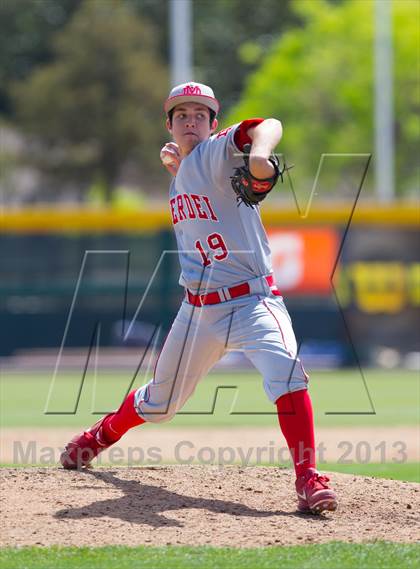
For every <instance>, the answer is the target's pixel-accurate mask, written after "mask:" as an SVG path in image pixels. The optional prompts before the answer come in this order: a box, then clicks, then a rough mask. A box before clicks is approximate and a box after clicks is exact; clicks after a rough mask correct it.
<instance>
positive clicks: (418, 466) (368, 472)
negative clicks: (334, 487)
mask: <svg viewBox="0 0 420 569" xmlns="http://www.w3.org/2000/svg"><path fill="white" fill-rule="evenodd" d="M318 468H319V470H321V471H324V470H325V471H330V472H343V473H345V474H357V475H360V476H374V477H376V478H390V479H392V480H404V481H405V482H419V483H420V463H418V462H406V463H404V464H395V463H392V462H387V463H375V462H373V463H369V464H359V463H353V464H337V463H336V462H335V463H326V464H319V465H318Z"/></svg>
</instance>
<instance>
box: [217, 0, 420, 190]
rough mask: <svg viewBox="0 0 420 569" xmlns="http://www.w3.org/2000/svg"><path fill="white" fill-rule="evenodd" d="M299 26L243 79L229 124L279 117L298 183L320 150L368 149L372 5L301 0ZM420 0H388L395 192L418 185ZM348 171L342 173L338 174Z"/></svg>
mask: <svg viewBox="0 0 420 569" xmlns="http://www.w3.org/2000/svg"><path fill="white" fill-rule="evenodd" d="M293 9H294V10H295V11H296V13H297V14H299V16H300V17H301V18H303V21H304V25H303V27H300V28H293V29H290V30H289V31H288V32H286V33H285V34H284V35H283V36H281V37H280V38H279V40H278V41H277V42H276V43H275V44H274V45H273V48H272V49H271V51H270V53H269V54H267V56H266V57H265V59H264V61H263V63H262V65H261V66H260V68H259V69H258V70H257V71H256V72H255V73H254V74H253V75H252V76H250V77H249V78H248V81H247V84H246V88H245V90H244V94H243V98H242V100H241V102H240V103H239V104H238V105H237V106H236V107H235V108H234V109H233V110H232V112H231V114H230V116H229V118H228V121H227V122H230V123H232V122H237V121H238V120H241V119H243V118H246V117H249V116H275V117H278V118H280V119H281V120H282V122H283V126H284V140H283V142H282V143H281V147H279V151H282V152H284V153H285V154H286V156H287V158H288V161H289V162H292V163H295V164H296V167H295V169H294V170H293V179H294V181H295V182H296V183H297V184H296V185H297V186H298V187H300V188H301V187H302V186H306V187H308V185H309V184H310V183H311V182H312V181H313V178H314V174H315V172H316V168H317V165H318V161H319V158H320V154H321V153H324V152H325V153H347V152H349V153H364V152H366V153H370V152H373V136H374V131H373V127H374V126H373V105H374V98H373V97H374V84H373V81H374V72H373V21H374V17H373V2H372V1H371V0H348V1H347V2H344V3H342V4H335V5H333V4H331V3H330V2H328V1H327V0H318V1H317V2H313V1H312V0H309V1H307V0H299V1H297V2H294V4H293ZM419 17H420V5H419V3H418V2H412V1H411V0H398V2H394V3H393V39H394V48H395V53H394V65H395V67H394V93H395V134H396V144H397V147H396V166H397V191H398V192H399V193H404V192H409V191H413V189H414V190H415V189H416V187H417V185H418V176H419V170H418V162H417V158H416V156H417V152H416V149H418V146H419V142H420V125H419V119H418V111H419V105H420V100H419V93H420V90H419V41H420V38H419V33H420V32H419V30H420V26H419V21H420V20H419ZM347 175H351V170H344V171H343V170H342V171H341V179H344V178H345V177H346V176H347Z"/></svg>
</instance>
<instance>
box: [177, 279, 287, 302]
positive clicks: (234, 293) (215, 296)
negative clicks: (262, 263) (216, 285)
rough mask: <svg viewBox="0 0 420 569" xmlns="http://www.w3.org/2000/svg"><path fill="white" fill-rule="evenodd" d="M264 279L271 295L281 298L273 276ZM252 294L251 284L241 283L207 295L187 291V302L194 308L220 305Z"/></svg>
mask: <svg viewBox="0 0 420 569" xmlns="http://www.w3.org/2000/svg"><path fill="white" fill-rule="evenodd" d="M264 278H265V280H266V281H267V284H268V286H269V287H270V289H271V293H272V294H274V295H275V296H280V291H279V290H278V288H277V286H276V285H275V284H274V278H273V275H268V276H266V277H264ZM250 293H251V287H250V285H249V283H241V284H238V285H235V286H231V287H230V288H220V289H218V290H215V291H213V292H209V293H207V294H194V293H192V292H191V291H190V290H188V289H186V297H187V300H188V302H189V303H190V304H193V305H194V306H204V305H205V304H219V303H220V302H226V301H228V300H232V299H233V298H238V297H239V296H246V295H247V294H250Z"/></svg>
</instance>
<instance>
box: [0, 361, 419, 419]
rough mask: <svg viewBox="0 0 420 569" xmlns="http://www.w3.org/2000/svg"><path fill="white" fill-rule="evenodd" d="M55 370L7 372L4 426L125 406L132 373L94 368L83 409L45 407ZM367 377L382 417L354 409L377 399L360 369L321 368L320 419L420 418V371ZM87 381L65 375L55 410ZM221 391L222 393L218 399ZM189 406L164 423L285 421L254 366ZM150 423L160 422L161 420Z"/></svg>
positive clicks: (1, 395) (206, 387)
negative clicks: (279, 418) (98, 373)
mask: <svg viewBox="0 0 420 569" xmlns="http://www.w3.org/2000/svg"><path fill="white" fill-rule="evenodd" d="M51 375H52V374H51V373H49V374H40V373H32V374H29V373H28V374H26V375H22V374H12V373H3V375H2V378H1V383H0V401H1V407H0V414H1V426H2V427H20V426H22V427H32V426H33V427H35V426H37V427H60V426H62V427H69V426H72V427H73V426H77V427H80V426H86V425H90V424H91V423H92V422H93V421H94V420H97V418H98V417H99V416H100V414H101V413H103V412H106V411H108V410H112V409H115V408H116V407H118V405H119V403H120V401H121V399H122V397H123V394H124V393H125V391H126V389H127V386H128V384H129V381H130V375H129V374H127V372H121V373H120V374H117V373H115V374H109V373H108V374H102V375H101V376H99V377H98V380H97V382H96V385H95V381H94V380H93V377H92V374H90V375H88V376H87V378H86V380H85V385H84V387H83V390H82V395H81V398H80V403H79V406H78V409H77V413H75V414H53V415H46V414H45V413H44V409H45V406H46V401H47V395H48V391H49V387H50V384H51ZM365 378H366V382H367V385H368V390H369V393H370V396H371V398H372V401H373V405H374V407H375V410H376V414H374V415H370V414H348V413H349V412H357V413H369V412H370V411H371V405H370V402H369V397H368V395H367V392H366V389H365V387H364V383H363V380H362V377H361V375H360V373H359V371H358V370H348V371H331V372H322V373H321V372H316V373H313V374H312V375H311V382H310V390H311V395H312V399H313V402H314V409H315V422H316V424H317V425H318V426H331V427H333V426H335V427H340V426H397V425H417V424H418V422H419V407H418V401H419V398H420V386H419V381H418V375H417V374H416V373H415V372H409V371H401V370H395V371H392V372H391V371H378V370H366V371H365ZM80 379H81V373H79V374H76V373H65V374H64V373H63V374H62V375H60V376H59V377H58V378H57V382H56V384H55V388H54V390H53V392H52V397H51V400H50V407H49V409H50V410H51V411H61V410H66V411H70V412H71V411H72V409H73V407H74V403H75V400H76V395H77V391H78V386H79V385H80ZM146 379H147V378H144V377H143V378H138V379H137V380H136V382H135V386H138V385H141V384H142V383H144V382H145V381H146ZM217 388H219V389H218V391H217ZM216 393H218V395H217V398H216V399H215V395H216ZM214 401H215V406H214V412H212V407H213V403H214ZM92 411H96V412H97V414H96V415H95V414H93V413H92ZM182 411H183V414H178V415H177V417H175V419H173V420H172V421H171V422H170V423H165V424H164V425H163V426H164V428H168V427H174V428H176V427H180V426H191V427H200V426H209V425H213V426H242V425H247V426H249V425H254V426H271V425H273V424H274V423H277V418H276V415H275V408H274V406H273V405H272V404H271V403H270V402H269V401H268V400H267V398H266V396H265V393H264V389H263V387H262V380H261V377H260V376H259V375H258V374H256V373H250V372H245V373H236V374H235V373H231V374H229V375H228V374H219V373H217V374H211V375H209V376H208V377H207V378H205V379H204V380H203V381H202V382H201V383H200V384H199V386H198V387H197V390H196V392H195V394H194V396H193V397H192V398H191V399H190V401H189V402H188V403H187V404H186V406H185V407H184V409H183V410H182ZM232 411H233V412H234V414H232ZM186 413H189V414H186ZM235 413H236V414H235ZM329 413H339V414H329ZM149 427H150V428H160V426H155V425H150V426H149Z"/></svg>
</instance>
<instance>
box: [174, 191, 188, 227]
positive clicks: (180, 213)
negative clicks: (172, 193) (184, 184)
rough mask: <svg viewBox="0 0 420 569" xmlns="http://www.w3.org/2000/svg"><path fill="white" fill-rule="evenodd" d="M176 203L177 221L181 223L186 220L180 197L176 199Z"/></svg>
mask: <svg viewBox="0 0 420 569" xmlns="http://www.w3.org/2000/svg"><path fill="white" fill-rule="evenodd" d="M176 203H177V205H178V215H179V221H183V220H184V219H187V216H186V215H185V213H184V204H183V203H182V196H177V197H176Z"/></svg>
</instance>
